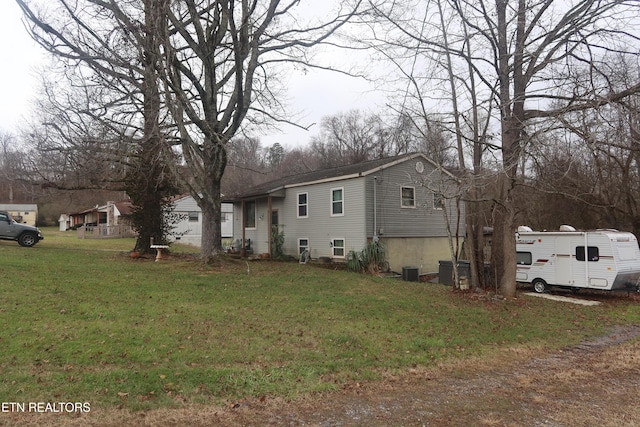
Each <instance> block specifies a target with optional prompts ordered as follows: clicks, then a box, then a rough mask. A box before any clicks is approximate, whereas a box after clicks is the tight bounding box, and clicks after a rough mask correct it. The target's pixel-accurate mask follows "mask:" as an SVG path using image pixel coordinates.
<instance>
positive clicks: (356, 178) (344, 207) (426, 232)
mask: <svg viewBox="0 0 640 427" xmlns="http://www.w3.org/2000/svg"><path fill="white" fill-rule="evenodd" d="M459 193H460V189H459V184H458V180H457V179H456V178H455V177H454V176H453V175H452V174H451V173H449V172H447V171H445V170H443V169H442V168H439V167H438V165H437V164H436V163H435V162H433V161H432V160H431V159H429V158H428V157H426V156H424V155H423V154H419V153H417V154H408V155H404V156H398V157H393V158H386V159H379V160H372V161H368V162H363V163H358V164H354V165H348V166H342V167H337V168H332V169H325V170H319V171H314V172H309V173H305V174H300V175H296V176H290V177H285V178H282V179H279V180H275V181H271V182H268V183H265V184H261V185H259V186H256V187H253V188H249V189H247V190H246V191H244V192H243V193H242V194H238V195H236V196H235V197H233V198H229V199H228V201H231V202H233V205H234V214H235V217H234V220H235V223H236V226H235V227H234V230H233V231H234V240H237V241H242V240H244V241H245V247H247V246H250V248H249V249H251V250H252V251H253V253H258V254H261V253H271V252H272V251H273V249H274V245H273V243H272V239H273V237H272V230H273V227H274V226H277V227H278V232H280V233H283V234H284V245H283V251H284V253H285V254H287V255H293V256H297V255H298V254H300V253H301V252H302V251H303V250H305V249H306V250H308V251H309V253H310V255H311V258H321V257H327V258H331V259H334V260H337V261H339V260H344V259H345V257H346V255H347V253H348V252H349V251H350V250H354V251H360V250H362V249H363V248H364V247H365V246H366V244H367V242H370V241H372V240H375V239H379V240H380V241H382V242H384V243H385V245H386V247H387V253H388V261H389V265H390V267H391V269H392V270H394V271H402V269H403V267H405V266H407V267H408V266H411V267H417V268H419V269H420V270H421V271H422V272H435V271H438V266H439V260H442V259H450V258H451V255H450V252H449V239H448V233H447V220H446V219H447V218H448V219H449V221H450V224H451V230H452V232H455V230H456V229H458V230H461V234H462V236H461V237H460V238H461V239H462V238H463V233H464V230H465V224H464V204H462V203H460V204H459V205H457V206H456V203H455V201H456V196H457V195H459ZM445 213H446V215H445ZM247 243H250V244H249V245H247ZM240 247H241V246H240Z"/></svg>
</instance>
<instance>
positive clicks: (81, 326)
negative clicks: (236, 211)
mask: <svg viewBox="0 0 640 427" xmlns="http://www.w3.org/2000/svg"><path fill="white" fill-rule="evenodd" d="M44 233H45V240H44V241H42V242H40V243H39V244H38V245H36V246H35V247H33V248H22V247H20V246H18V244H17V243H15V242H0V253H1V254H2V264H1V265H0V325H1V327H0V375H1V376H2V381H1V382H0V396H1V399H0V400H2V401H5V402H8V401H11V402H32V401H44V402H54V401H65V402H74V401H81V402H90V403H91V406H92V408H93V407H100V406H101V407H109V406H114V405H124V407H126V408H129V409H132V410H137V409H145V408H153V407H160V406H170V405H182V404H185V403H207V402H216V403H217V402H220V401H222V400H226V399H229V398H238V397H242V396H264V395H272V396H283V397H293V396H296V395H300V394H305V393H309V392H313V391H323V390H331V389H335V388H339V387H340V386H341V385H342V384H344V383H346V382H351V381H366V380H368V379H375V378H379V377H380V376H381V374H382V373H384V372H388V371H394V370H403V369H407V368H410V367H413V366H429V365H432V364H433V363H434V362H436V361H438V360H442V359H445V358H452V357H465V356H468V355H487V356H490V355H491V353H492V352H493V351H495V350H496V349H497V348H499V347H501V346H512V345H520V344H525V345H530V346H549V347H558V346H563V345H567V344H572V343H575V342H577V341H578V340H579V339H581V338H583V337H584V336H586V335H591V334H596V333H599V332H601V331H602V330H603V328H604V327H606V326H608V325H611V324H614V323H624V322H638V321H639V319H640V308H639V307H638V306H637V305H636V303H635V302H634V301H633V300H632V299H625V298H617V299H612V300H611V301H610V302H605V304H603V305H602V306H599V307H583V306H573V305H561V304H559V303H557V302H552V301H548V300H544V299H539V298H519V299H517V300H513V301H498V300H491V299H487V300H480V299H478V298H471V297H470V296H469V295H466V296H462V295H460V294H456V293H453V292H452V291H451V288H449V287H445V286H441V285H434V284H419V283H408V282H402V281H398V280H395V279H383V278H374V277H369V276H364V275H357V274H354V273H348V272H343V271H332V270H327V269H321V268H318V267H313V266H310V265H300V264H298V263H283V262H265V261H259V262H245V261H232V262H228V263H225V264H223V267H219V268H202V267H201V266H200V265H199V264H198V263H197V262H195V261H194V260H193V259H192V258H190V257H189V256H187V255H181V256H173V257H169V258H166V259H164V260H162V261H161V262H158V263H156V262H153V258H151V257H150V258H148V259H138V260H134V259H131V258H129V257H128V256H127V251H128V250H129V249H131V248H132V247H133V240H105V241H98V240H78V239H77V238H76V237H75V234H73V233H72V232H68V233H60V232H56V231H53V230H45V231H44ZM189 250H190V249H188V248H187V249H185V248H183V249H182V250H180V251H178V252H189Z"/></svg>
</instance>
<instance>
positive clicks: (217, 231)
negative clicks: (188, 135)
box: [196, 143, 227, 263]
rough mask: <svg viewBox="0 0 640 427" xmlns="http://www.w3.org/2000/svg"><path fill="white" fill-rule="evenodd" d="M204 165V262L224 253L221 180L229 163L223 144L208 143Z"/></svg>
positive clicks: (201, 203)
mask: <svg viewBox="0 0 640 427" xmlns="http://www.w3.org/2000/svg"><path fill="white" fill-rule="evenodd" d="M205 156H206V157H205V158H206V159H207V161H206V162H205V165H204V173H205V183H204V184H205V188H206V191H205V192H204V193H203V194H202V195H201V197H200V198H196V200H199V201H200V202H199V205H200V209H202V238H201V241H200V243H201V244H200V246H201V247H200V251H201V252H200V257H201V260H202V262H203V263H210V262H212V261H213V260H214V259H215V258H216V257H217V256H218V255H220V254H221V253H222V228H221V223H222V221H221V220H222V199H221V193H220V190H221V181H222V175H223V174H224V170H225V168H226V165H227V152H226V149H225V147H224V146H223V145H222V144H221V143H218V144H215V145H214V144H207V147H206V149H205Z"/></svg>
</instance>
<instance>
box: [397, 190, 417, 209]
mask: <svg viewBox="0 0 640 427" xmlns="http://www.w3.org/2000/svg"><path fill="white" fill-rule="evenodd" d="M400 195H401V199H402V200H401V203H400V206H401V207H403V208H415V207H416V189H415V188H414V187H402V188H401V189H400Z"/></svg>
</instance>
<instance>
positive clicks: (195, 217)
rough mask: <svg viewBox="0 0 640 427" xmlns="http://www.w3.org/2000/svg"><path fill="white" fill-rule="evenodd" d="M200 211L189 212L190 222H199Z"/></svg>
mask: <svg viewBox="0 0 640 427" xmlns="http://www.w3.org/2000/svg"><path fill="white" fill-rule="evenodd" d="M198 218H199V214H198V212H189V222H198Z"/></svg>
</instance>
